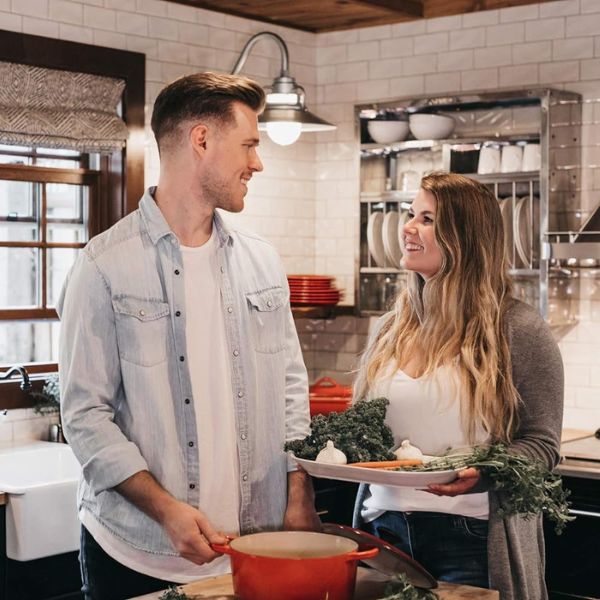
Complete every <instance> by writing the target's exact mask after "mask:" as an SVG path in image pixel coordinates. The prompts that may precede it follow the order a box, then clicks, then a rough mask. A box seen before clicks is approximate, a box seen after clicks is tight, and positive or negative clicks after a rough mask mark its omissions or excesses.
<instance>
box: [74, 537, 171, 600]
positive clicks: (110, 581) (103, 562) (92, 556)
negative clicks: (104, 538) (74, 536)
mask: <svg viewBox="0 0 600 600" xmlns="http://www.w3.org/2000/svg"><path fill="white" fill-rule="evenodd" d="M79 562H80V564H81V580H82V582H83V587H82V588H81V591H82V592H83V596H84V598H85V600H125V599H126V598H133V597H134V596H142V595H144V594H149V593H151V592H158V591H159V590H164V589H166V588H167V587H169V582H168V581H163V580H162V579H154V578H153V577H148V576H147V575H142V574H141V573H138V572H137V571H132V570H131V569H128V568H127V567H125V566H123V565H122V564H121V563H119V562H117V561H116V560H114V559H112V558H111V557H110V556H109V555H108V554H106V552H104V550H102V548H101V547H100V546H99V545H98V543H97V542H96V540H95V539H94V538H93V537H92V535H91V534H90V532H89V531H88V530H87V529H86V528H85V527H83V526H82V527H81V551H80V553H79Z"/></svg>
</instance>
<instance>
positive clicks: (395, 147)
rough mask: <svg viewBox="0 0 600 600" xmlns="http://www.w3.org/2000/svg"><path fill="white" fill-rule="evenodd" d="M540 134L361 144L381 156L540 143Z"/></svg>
mask: <svg viewBox="0 0 600 600" xmlns="http://www.w3.org/2000/svg"><path fill="white" fill-rule="evenodd" d="M539 139H540V134H539V133H522V134H514V135H503V136H494V135H490V136H485V135H483V136H482V135H477V136H471V137H466V138H458V137H457V138H448V139H444V140H405V141H403V142H393V143H391V144H361V145H360V149H361V151H362V152H367V153H374V154H381V153H387V152H403V151H405V150H437V149H440V148H441V147H442V146H444V145H446V144H450V145H456V144H483V143H485V142H497V143H499V144H500V143H503V142H505V143H511V142H512V143H514V142H533V141H539Z"/></svg>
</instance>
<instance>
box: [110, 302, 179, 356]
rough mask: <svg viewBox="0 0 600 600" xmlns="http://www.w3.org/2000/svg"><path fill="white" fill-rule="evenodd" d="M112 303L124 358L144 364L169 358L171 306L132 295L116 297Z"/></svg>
mask: <svg viewBox="0 0 600 600" xmlns="http://www.w3.org/2000/svg"><path fill="white" fill-rule="evenodd" d="M112 304H113V309H114V311H115V325H116V328H117V343H118V344H119V356H120V357H121V359H122V360H125V361H127V362H131V363H134V364H136V365H140V366H143V367H151V366H153V365H157V364H159V363H161V362H163V361H164V360H166V358H167V344H168V331H169V330H168V327H169V324H170V320H169V318H168V316H169V305H168V304H167V303H166V302H163V301H161V300H152V299H150V300H148V299H142V298H135V297H133V296H117V297H114V298H113V299H112Z"/></svg>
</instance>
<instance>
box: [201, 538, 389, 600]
mask: <svg viewBox="0 0 600 600" xmlns="http://www.w3.org/2000/svg"><path fill="white" fill-rule="evenodd" d="M212 548H213V549H214V550H215V551H216V552H222V553H224V554H229V555H230V559H231V571H232V575H233V589H234V592H235V594H236V597H238V598H240V600H351V598H352V596H353V594H354V585H355V582H356V567H357V562H358V561H359V560H362V559H365V558H372V557H373V556H375V555H376V554H377V552H378V549H377V548H369V549H368V550H362V551H359V550H358V544H357V543H356V542H354V541H353V540H350V539H348V538H345V537H341V536H337V535H331V534H326V533H313V532H308V531H273V532H267V533H253V534H250V535H243V536H241V537H239V538H235V539H233V540H230V541H229V543H228V544H212Z"/></svg>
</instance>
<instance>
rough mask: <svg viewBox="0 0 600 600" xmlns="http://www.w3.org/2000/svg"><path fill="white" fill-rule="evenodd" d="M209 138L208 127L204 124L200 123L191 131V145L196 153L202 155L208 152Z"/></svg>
mask: <svg viewBox="0 0 600 600" xmlns="http://www.w3.org/2000/svg"><path fill="white" fill-rule="evenodd" d="M207 138H208V127H207V126H206V125H205V124H204V123H198V125H194V127H192V129H191V130H190V143H191V144H192V148H193V149H194V151H195V152H198V153H200V154H202V153H204V152H205V151H206V141H207Z"/></svg>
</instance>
